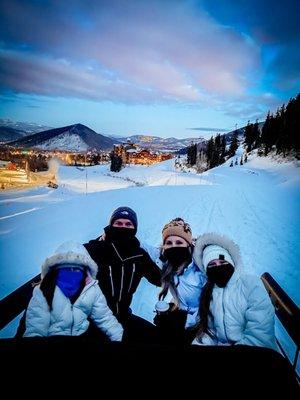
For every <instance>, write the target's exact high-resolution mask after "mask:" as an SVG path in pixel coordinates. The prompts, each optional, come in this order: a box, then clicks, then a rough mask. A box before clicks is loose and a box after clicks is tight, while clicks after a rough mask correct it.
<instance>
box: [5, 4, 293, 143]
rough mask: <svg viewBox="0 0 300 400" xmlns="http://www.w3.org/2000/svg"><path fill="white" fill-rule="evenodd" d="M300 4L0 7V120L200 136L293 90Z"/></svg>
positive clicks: (259, 113)
mask: <svg viewBox="0 0 300 400" xmlns="http://www.w3.org/2000/svg"><path fill="white" fill-rule="evenodd" d="M299 14H300V2H299V1H291V0H287V1H285V2H284V3H282V2H274V1H272V2H271V1H258V0H252V1H251V2H249V1H245V0H236V1H230V0H228V1H225V0H216V1H210V0H202V1H177V0H172V1H168V0H161V1H159V0H155V1H143V0H139V1H130V0H127V1H125V0H124V1H123V0H122V1H121V0H118V1H113V0H110V1H108V0H107V1H106V0H101V1H91V0H85V1H81V0H70V1H68V2H61V1H58V0H55V1H53V0H52V1H47V0H44V1H41V0H34V1H33V0H32V1H26V0H25V1H24V0H23V1H16V0H2V1H1V3H0V95H1V98H0V117H8V118H11V119H13V120H15V121H28V122H37V123H41V124H44V125H48V126H53V127H58V126H63V125H69V124H72V123H77V122H80V123H84V124H86V125H88V126H89V127H91V128H92V129H94V130H96V131H97V132H100V133H104V134H117V135H126V136H127V135H130V134H150V135H158V136H163V137H168V136H175V137H191V136H205V137H208V136H210V135H211V134H212V133H215V132H218V131H220V132H221V131H224V130H225V131H227V130H231V129H233V128H234V127H235V125H236V124H237V125H238V126H242V125H245V124H246V123H247V121H248V120H251V121H254V120H255V119H256V118H258V119H259V120H261V119H263V118H264V116H265V115H266V113H267V111H268V110H269V109H270V110H271V111H273V110H275V109H276V107H278V106H280V105H281V104H283V103H286V102H287V101H288V99H289V98H290V97H292V96H295V95H296V94H297V93H298V92H299V87H300V83H299V71H300V52H299V42H300V29H299V23H298V20H297V16H299Z"/></svg>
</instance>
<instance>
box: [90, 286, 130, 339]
mask: <svg viewBox="0 0 300 400" xmlns="http://www.w3.org/2000/svg"><path fill="white" fill-rule="evenodd" d="M91 318H92V320H93V321H94V322H95V324H96V325H97V327H98V328H99V329H101V330H102V331H103V332H104V333H105V334H107V336H108V337H109V338H110V340H112V341H116V342H120V341H121V340H122V336H123V327H122V325H121V324H120V323H119V322H118V320H117V318H116V317H115V316H114V315H113V313H112V311H111V309H110V308H109V307H108V305H107V303H106V299H105V297H104V295H103V293H102V292H101V290H100V288H99V286H98V285H97V286H96V298H95V301H94V304H93V308H92V312H91Z"/></svg>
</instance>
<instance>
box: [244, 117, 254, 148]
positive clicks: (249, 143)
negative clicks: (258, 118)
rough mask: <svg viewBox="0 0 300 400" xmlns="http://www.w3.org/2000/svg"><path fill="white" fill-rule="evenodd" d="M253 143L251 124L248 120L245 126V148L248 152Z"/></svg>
mask: <svg viewBox="0 0 300 400" xmlns="http://www.w3.org/2000/svg"><path fill="white" fill-rule="evenodd" d="M253 143H254V135H253V124H250V121H248V124H247V126H246V128H245V144H246V150H247V151H248V152H249V151H251V150H252V148H253Z"/></svg>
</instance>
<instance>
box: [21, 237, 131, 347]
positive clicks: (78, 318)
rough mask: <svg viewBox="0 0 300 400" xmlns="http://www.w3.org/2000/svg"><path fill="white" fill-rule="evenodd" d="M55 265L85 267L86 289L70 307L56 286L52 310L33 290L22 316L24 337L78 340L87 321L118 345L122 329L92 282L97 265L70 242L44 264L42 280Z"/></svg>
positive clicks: (38, 290)
mask: <svg viewBox="0 0 300 400" xmlns="http://www.w3.org/2000/svg"><path fill="white" fill-rule="evenodd" d="M59 264H69V265H70V266H72V265H74V264H78V265H85V266H87V267H88V270H89V273H88V278H87V281H86V286H85V287H84V288H83V290H82V292H81V294H80V295H79V297H78V298H77V300H76V301H75V303H74V304H72V303H71V302H70V300H69V299H68V298H67V297H66V296H65V295H64V294H63V292H62V291H61V290H60V288H59V287H58V286H56V288H55V290H54V297H53V302H52V310H50V308H49V306H48V303H47V301H46V298H45V297H44V295H43V293H42V291H41V290H40V288H39V286H37V287H35V289H34V291H33V296H32V298H31V300H30V303H29V305H28V308H27V312H26V331H25V334H24V336H25V337H26V336H52V335H65V336H78V335H81V334H82V333H84V332H85V331H86V330H87V329H88V326H89V321H88V319H87V318H88V317H90V318H91V319H92V320H93V321H94V323H95V324H96V326H97V327H98V328H100V329H101V330H102V331H103V332H104V333H106V334H107V335H108V337H109V338H110V339H111V340H113V341H121V339H122V336H123V328H122V326H121V324H120V323H119V322H118V320H117V319H116V318H115V316H114V315H113V313H112V312H111V310H110V308H109V307H108V306H107V303H106V300H105V297H104V295H103V293H102V292H101V290H100V288H99V286H98V282H97V281H96V280H95V279H94V277H95V276H96V273H97V265H96V264H95V262H94V261H93V260H92V259H91V257H90V256H89V254H88V252H87V251H86V249H85V248H84V246H82V245H81V244H78V243H73V242H67V243H65V244H63V245H62V246H60V247H59V248H58V249H57V251H56V253H55V254H54V255H53V256H51V257H50V258H47V259H46V261H45V262H44V264H43V266H42V274H41V275H42V277H44V276H45V275H46V274H47V272H48V271H49V269H50V268H52V267H54V266H55V265H59ZM66 266H67V265H66Z"/></svg>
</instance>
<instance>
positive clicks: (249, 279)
mask: <svg viewBox="0 0 300 400" xmlns="http://www.w3.org/2000/svg"><path fill="white" fill-rule="evenodd" d="M240 280H241V282H242V283H243V286H244V287H245V289H246V290H247V292H248V293H250V292H252V291H253V290H254V289H257V288H259V289H262V288H264V285H263V282H262V280H261V279H260V277H259V276H257V275H253V274H241V275H240Z"/></svg>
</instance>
